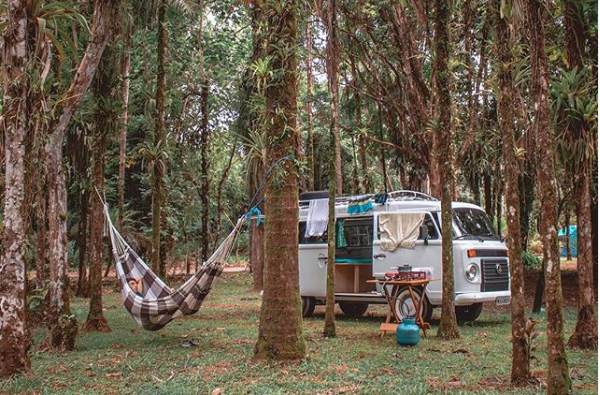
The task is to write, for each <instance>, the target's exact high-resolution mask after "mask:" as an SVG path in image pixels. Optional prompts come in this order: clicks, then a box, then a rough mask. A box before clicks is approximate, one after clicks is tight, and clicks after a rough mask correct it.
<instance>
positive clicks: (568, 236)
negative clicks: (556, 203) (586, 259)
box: [565, 207, 573, 261]
mask: <svg viewBox="0 0 600 395" xmlns="http://www.w3.org/2000/svg"><path fill="white" fill-rule="evenodd" d="M570 224H571V210H570V209H569V207H567V210H566V211H565V230H566V237H565V250H566V252H567V261H570V260H572V259H573V254H571V231H570V229H569V226H570Z"/></svg>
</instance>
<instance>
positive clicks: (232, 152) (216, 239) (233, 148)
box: [213, 142, 238, 250]
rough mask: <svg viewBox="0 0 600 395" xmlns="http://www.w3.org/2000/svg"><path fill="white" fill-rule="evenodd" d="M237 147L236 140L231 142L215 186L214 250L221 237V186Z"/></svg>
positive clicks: (225, 178) (227, 174)
mask: <svg viewBox="0 0 600 395" xmlns="http://www.w3.org/2000/svg"><path fill="white" fill-rule="evenodd" d="M237 148H238V146H237V142H235V143H233V144H232V146H231V151H230V152H229V159H228V160H227V165H226V166H225V169H223V174H222V175H221V179H220V180H219V185H218V186H217V220H216V223H217V231H216V235H215V241H214V245H213V248H214V249H215V250H216V249H217V246H218V243H219V239H220V238H221V215H223V186H224V185H225V181H227V177H228V176H229V171H230V170H231V165H232V163H233V156H234V155H235V153H236V151H237Z"/></svg>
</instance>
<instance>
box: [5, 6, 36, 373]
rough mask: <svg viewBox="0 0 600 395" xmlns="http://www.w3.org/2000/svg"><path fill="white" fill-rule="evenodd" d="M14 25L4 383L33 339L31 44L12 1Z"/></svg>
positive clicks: (8, 70) (22, 11)
mask: <svg viewBox="0 0 600 395" xmlns="http://www.w3.org/2000/svg"><path fill="white" fill-rule="evenodd" d="M7 21H8V23H7V26H6V31H5V34H4V46H3V48H2V49H3V53H2V63H3V68H2V80H3V81H4V84H3V88H4V103H3V108H2V118H3V123H4V148H5V151H4V160H5V178H4V181H5V184H4V187H5V189H4V218H3V224H4V228H3V230H2V258H1V261H0V310H1V311H2V324H1V325H0V379H8V378H9V377H11V376H12V375H14V374H21V373H27V372H29V370H30V367H31V362H30V360H29V356H28V355H27V350H28V348H29V339H28V334H27V329H26V328H27V324H26V309H27V301H26V296H25V286H26V281H27V279H26V275H25V267H26V263H27V262H26V257H25V251H26V236H27V235H26V234H25V229H26V228H27V226H26V222H27V212H26V210H25V207H24V203H25V193H24V190H23V185H24V183H25V179H24V178H25V177H24V176H25V140H26V138H27V133H28V123H27V116H28V114H27V113H28V103H27V95H28V91H29V79H28V74H27V72H26V70H27V63H28V61H29V60H28V55H29V51H28V48H27V43H28V40H29V37H28V31H27V25H28V22H29V21H28V17H27V10H26V8H25V2H23V1H19V0H10V1H9V2H8V19H7Z"/></svg>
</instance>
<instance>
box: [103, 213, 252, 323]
mask: <svg viewBox="0 0 600 395" xmlns="http://www.w3.org/2000/svg"><path fill="white" fill-rule="evenodd" d="M104 214H105V216H106V222H107V227H108V234H109V235H110V240H111V245H112V252H113V256H114V259H115V267H116V268H117V277H118V279H119V282H120V283H121V299H123V305H124V306H125V308H126V309H127V311H129V314H131V316H132V317H133V319H134V320H135V321H136V322H137V323H138V324H139V325H140V326H141V327H142V328H144V329H146V330H149V331H156V330H159V329H161V328H163V327H164V326H165V325H167V324H168V323H169V322H171V321H172V320H174V319H175V318H177V317H180V316H183V315H190V314H194V313H196V312H197V311H198V310H200V307H201V306H202V302H204V299H205V298H206V296H207V295H208V293H209V292H210V290H211V288H212V285H213V283H214V281H215V280H216V278H217V277H218V276H219V275H220V274H221V272H222V271H223V263H224V262H225V259H226V258H227V257H228V256H229V254H230V252H231V250H232V248H233V243H234V241H235V237H236V236H237V233H238V232H239V230H240V228H241V226H242V224H243V223H244V220H245V217H241V218H240V219H239V220H238V222H237V224H236V225H235V226H234V228H233V230H232V231H231V233H230V234H229V235H228V236H227V237H226V238H225V240H223V243H221V245H220V246H219V248H218V249H217V250H216V251H215V252H214V253H213V254H212V255H211V256H210V257H209V258H208V259H207V260H206V262H204V263H203V264H202V266H201V267H200V269H199V270H198V271H197V272H196V273H195V274H194V275H193V276H192V277H191V278H190V279H188V280H187V281H186V282H185V283H183V285H181V286H180V287H179V288H178V289H176V290H175V289H173V288H171V287H169V286H168V285H166V284H165V283H164V282H163V281H162V280H161V279H160V278H158V276H157V275H156V274H154V273H153V272H152V270H151V269H150V268H149V267H148V265H146V263H144V261H143V260H142V259H141V258H140V257H139V256H138V255H137V254H136V253H135V251H134V250H133V249H132V248H131V247H130V246H129V244H127V242H126V241H125V239H123V237H122V236H121V235H120V234H119V232H118V231H117V229H116V228H115V226H114V225H113V223H112V221H111V219H110V216H109V214H108V206H107V205H105V206H104ZM129 279H136V280H137V279H141V280H142V284H143V290H142V296H140V295H138V294H136V293H135V292H134V291H133V290H132V289H131V287H130V286H129V283H128V280H129Z"/></svg>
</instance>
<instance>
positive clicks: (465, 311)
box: [455, 303, 483, 322]
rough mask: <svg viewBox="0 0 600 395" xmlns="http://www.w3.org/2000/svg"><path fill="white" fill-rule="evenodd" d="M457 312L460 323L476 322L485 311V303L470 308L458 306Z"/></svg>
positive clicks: (475, 304)
mask: <svg viewBox="0 0 600 395" xmlns="http://www.w3.org/2000/svg"><path fill="white" fill-rule="evenodd" d="M455 310H456V320H457V321H458V322H469V321H475V320H476V319H477V318H479V316H480V315H481V312H482V311H483V303H473V304H472V305H470V306H456V307H455Z"/></svg>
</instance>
